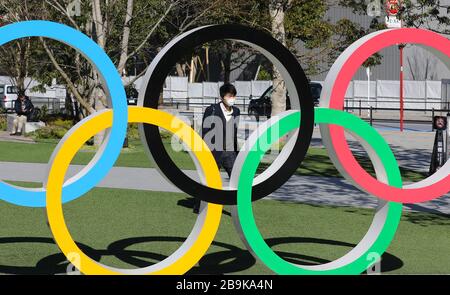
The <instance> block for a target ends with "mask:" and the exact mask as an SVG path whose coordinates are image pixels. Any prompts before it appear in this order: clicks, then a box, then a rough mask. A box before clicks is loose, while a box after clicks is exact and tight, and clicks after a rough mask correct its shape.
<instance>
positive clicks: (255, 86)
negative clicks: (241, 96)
mask: <svg viewBox="0 0 450 295" xmlns="http://www.w3.org/2000/svg"><path fill="white" fill-rule="evenodd" d="M251 83H252V96H253V97H260V96H261V95H263V94H264V92H265V91H266V90H267V88H269V87H270V86H272V81H252V82H251Z"/></svg>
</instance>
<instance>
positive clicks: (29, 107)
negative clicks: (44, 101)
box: [14, 98, 34, 118]
mask: <svg viewBox="0 0 450 295" xmlns="http://www.w3.org/2000/svg"><path fill="white" fill-rule="evenodd" d="M23 103H25V112H23V111H22V100H21V99H20V98H18V99H16V102H15V105H14V109H15V111H16V113H17V115H19V116H21V115H23V116H27V118H29V117H30V115H31V113H32V111H33V108H34V106H33V104H32V103H31V100H30V99H29V98H25V99H24V101H23Z"/></svg>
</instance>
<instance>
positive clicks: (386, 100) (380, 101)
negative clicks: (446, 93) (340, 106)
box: [345, 80, 442, 109]
mask: <svg viewBox="0 0 450 295" xmlns="http://www.w3.org/2000/svg"><path fill="white" fill-rule="evenodd" d="M441 90H442V86H441V81H404V83H403V98H404V103H405V104H404V107H405V108H411V109H431V108H435V109H439V108H441V107H442V96H441ZM367 96H368V93H367V81H358V80H357V81H352V82H351V83H350V85H349V87H348V89H347V93H346V94H345V98H346V103H347V105H346V106H348V107H359V106H361V107H367V106H372V107H378V108H398V107H399V98H400V81H391V80H377V81H371V82H370V101H369V100H368V97H367Z"/></svg>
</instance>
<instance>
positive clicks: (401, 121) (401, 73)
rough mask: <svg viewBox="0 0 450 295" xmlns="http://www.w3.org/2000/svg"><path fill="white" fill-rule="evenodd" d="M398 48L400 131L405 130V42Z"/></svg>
mask: <svg viewBox="0 0 450 295" xmlns="http://www.w3.org/2000/svg"><path fill="white" fill-rule="evenodd" d="M398 48H399V50H400V131H401V132H403V116H404V110H403V48H405V44H400V45H399V46H398Z"/></svg>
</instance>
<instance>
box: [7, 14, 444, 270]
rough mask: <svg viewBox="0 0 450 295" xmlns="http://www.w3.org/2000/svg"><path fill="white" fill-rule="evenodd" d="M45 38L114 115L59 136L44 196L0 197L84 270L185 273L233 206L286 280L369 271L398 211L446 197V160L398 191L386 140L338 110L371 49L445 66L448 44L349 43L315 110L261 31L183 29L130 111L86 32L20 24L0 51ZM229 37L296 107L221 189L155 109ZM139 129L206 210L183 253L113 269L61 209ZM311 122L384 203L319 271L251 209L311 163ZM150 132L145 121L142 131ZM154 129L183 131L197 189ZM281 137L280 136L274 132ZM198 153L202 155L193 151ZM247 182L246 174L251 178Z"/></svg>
mask: <svg viewBox="0 0 450 295" xmlns="http://www.w3.org/2000/svg"><path fill="white" fill-rule="evenodd" d="M33 36H34V37H48V38H52V39H55V40H59V41H61V42H64V43H66V44H67V45H69V46H72V47H73V48H75V49H76V50H78V51H79V52H80V53H81V54H83V55H84V56H85V57H86V58H87V59H88V60H89V61H91V62H92V64H93V65H94V66H95V68H96V69H97V70H98V72H99V73H100V75H101V76H102V78H103V79H104V81H103V82H104V84H105V86H106V87H105V89H106V94H107V98H108V103H109V106H110V109H107V110H103V111H100V112H97V113H95V114H93V115H90V116H88V117H87V118H85V119H83V120H82V121H80V122H79V123H78V124H76V125H75V126H74V127H73V128H72V129H71V130H69V132H67V134H66V135H65V136H64V137H63V138H62V139H61V141H60V142H59V144H58V145H57V147H56V149H55V151H54V152H53V154H52V157H51V159H50V161H49V165H48V171H49V172H48V175H47V178H46V180H45V181H44V183H45V185H44V187H45V189H37V190H31V189H23V188H19V187H15V186H12V185H9V184H5V183H2V182H0V199H1V200H4V201H6V202H9V203H12V204H16V205H19V206H28V207H46V209H47V217H48V223H49V226H50V229H51V231H52V234H53V236H54V239H55V242H56V243H57V245H58V247H59V248H60V249H61V251H62V252H63V253H64V255H66V257H69V256H70V255H71V254H73V253H76V254H78V256H79V257H80V259H77V260H76V261H72V263H74V265H75V267H77V268H78V269H79V270H80V271H81V272H82V273H84V274H184V273H186V272H187V271H188V270H189V269H191V268H192V267H193V266H194V265H195V264H196V263H197V262H198V261H199V260H200V259H201V257H202V256H203V255H204V254H205V253H206V251H207V250H208V247H209V246H210V244H211V243H212V242H213V240H214V237H215V234H216V232H217V229H218V227H219V224H220V218H221V214H222V208H223V205H233V207H232V217H233V222H234V224H235V227H236V229H237V231H238V233H239V235H240V237H241V239H242V241H243V242H244V244H245V245H246V247H247V248H248V250H249V251H250V252H251V253H252V254H253V255H254V256H255V257H256V258H258V259H260V260H261V261H262V262H263V263H264V264H265V265H267V267H269V268H270V269H271V270H273V271H274V272H275V273H279V274H359V273H361V272H363V271H365V270H366V269H367V268H368V267H370V266H371V263H370V262H368V261H367V260H366V256H367V255H368V254H369V253H377V254H379V255H380V256H381V255H382V254H383V253H384V251H386V249H387V247H388V246H389V244H390V243H391V241H392V239H393V238H394V235H395V232H396V230H397V226H398V224H399V222H400V217H401V212H402V203H416V202H423V201H426V200H431V199H434V198H438V197H440V196H442V195H443V194H446V193H447V192H449V191H450V173H449V172H450V171H449V170H450V161H449V162H447V163H446V164H445V166H444V167H442V168H441V169H440V170H439V171H438V172H437V173H435V174H434V175H432V176H430V177H428V178H427V179H425V180H423V181H421V182H418V183H416V184H411V185H406V186H403V184H402V180H401V175H400V170H399V166H398V164H397V162H396V159H395V157H394V155H393V153H392V151H391V149H390V148H389V146H388V144H387V143H386V142H385V140H384V139H383V138H382V137H381V135H380V134H378V133H377V132H376V130H375V129H373V128H372V127H371V126H370V125H368V124H367V123H365V122H364V121H362V120H361V119H359V118H358V117H356V116H354V115H351V114H348V113H345V112H343V111H342V108H343V98H344V94H345V91H346V88H347V85H348V83H349V81H350V79H351V78H352V76H353V74H354V73H355V71H356V70H357V69H358V67H359V66H360V65H361V64H362V62H363V61H364V60H365V59H366V58H368V57H369V56H370V55H372V54H373V53H375V52H377V51H378V50H380V49H382V48H383V47H386V46H390V45H393V44H397V43H418V44H421V45H424V46H431V47H432V48H433V50H434V51H435V53H437V54H438V56H439V57H441V58H442V59H443V61H444V62H445V63H446V65H447V66H448V67H449V68H450V61H449V59H448V57H450V40H448V39H446V38H444V37H442V36H440V35H439V34H437V33H433V32H431V31H426V30H421V29H395V30H383V31H378V32H375V33H372V34H370V35H367V36H365V37H363V38H361V39H360V40H358V41H356V42H355V43H354V44H352V45H351V46H350V47H348V48H347V49H346V50H345V51H344V52H343V53H342V54H341V56H339V58H338V59H337V60H336V62H335V64H334V65H333V66H332V68H331V69H330V72H329V74H328V76H327V78H326V80H325V85H324V89H323V92H322V97H321V100H320V101H321V107H319V108H316V109H314V106H313V104H312V99H311V94H310V92H309V89H308V80H307V78H306V75H305V74H304V72H303V70H302V68H301V66H300V65H299V63H298V62H297V60H296V59H295V57H294V56H293V55H292V53H290V52H289V51H288V50H287V49H286V48H285V47H284V46H283V45H282V44H280V43H279V42H278V41H276V40H275V39H274V38H272V37H271V36H270V35H267V34H265V33H263V32H260V31H257V30H254V29H251V28H248V27H245V26H240V25H211V26H205V27H200V28H196V29H193V30H191V31H188V32H186V33H184V34H182V35H180V36H178V37H177V38H175V39H173V40H172V41H171V42H170V43H168V44H167V45H166V46H165V47H164V48H163V49H162V50H161V52H160V53H159V54H158V55H157V56H156V57H155V59H154V60H153V61H152V63H151V65H150V67H149V69H148V71H147V73H146V75H145V77H144V83H143V87H144V91H141V92H140V95H139V106H138V107H127V106H126V96H125V91H124V89H123V87H122V86H121V79H120V77H119V75H118V73H117V71H116V69H115V67H114V65H113V63H112V61H111V60H110V59H109V57H108V56H107V55H106V53H105V52H104V51H103V50H101V49H100V48H99V47H98V46H97V44H96V43H94V42H93V41H92V40H91V39H89V38H88V37H87V36H85V35H83V34H82V33H80V32H78V31H76V30H74V29H72V28H70V27H67V26H65V25H61V24H56V23H52V22H47V21H27V22H20V23H15V24H11V25H7V26H5V27H2V28H0V46H1V45H4V44H5V43H7V42H10V41H12V40H15V39H18V38H23V37H33ZM219 39H232V40H236V41H240V42H243V43H245V44H247V45H250V46H252V47H253V48H255V49H257V50H259V51H260V52H261V53H263V54H264V55H265V56H266V57H267V58H268V59H269V60H270V61H271V62H272V63H273V64H274V65H275V66H276V67H277V68H278V69H279V70H280V72H281V74H282V76H283V78H284V80H285V82H286V86H287V88H288V91H289V94H290V97H291V105H292V110H291V111H286V112H283V113H281V114H279V115H278V116H275V117H272V118H271V119H269V120H267V121H266V122H264V123H263V124H261V125H260V126H259V127H258V128H257V130H256V131H254V132H253V133H252V134H251V135H250V137H249V138H248V139H247V140H246V142H245V144H244V146H243V147H242V148H241V150H240V152H239V154H238V157H237V159H236V163H235V166H234V168H233V171H232V174H231V179H230V189H223V187H222V182H221V177H220V173H219V170H218V168H217V165H216V163H215V161H214V157H213V156H212V153H211V152H210V151H209V149H208V146H207V145H206V143H205V142H203V140H202V138H201V137H200V136H199V135H198V134H197V133H196V132H195V131H194V130H192V129H191V128H190V127H189V126H188V125H187V124H186V123H184V122H183V121H181V120H180V119H177V118H176V117H175V116H173V115H171V114H168V113H165V112H163V111H160V110H157V107H158V103H157V100H158V97H159V93H160V90H161V88H162V85H163V82H164V80H165V77H166V76H167V74H168V72H169V70H170V68H171V67H172V66H173V63H174V61H176V60H177V59H178V58H179V57H181V56H182V55H183V53H184V50H185V48H193V47H195V46H198V45H201V44H203V43H205V42H210V41H214V40H219ZM132 122H134V123H141V125H140V132H141V138H142V141H143V143H144V146H146V148H147V149H148V152H149V156H150V158H152V159H153V160H154V161H155V163H156V164H157V167H158V169H159V170H160V172H161V173H162V174H163V175H164V176H165V177H167V178H168V179H169V181H171V182H172V183H173V184H174V185H175V186H177V187H178V188H180V189H181V190H182V191H184V192H186V193H188V194H190V195H192V196H193V197H195V198H198V199H200V200H201V201H202V203H201V212H200V214H199V215H198V218H197V221H196V223H195V225H194V228H193V230H192V232H191V234H190V235H189V236H188V237H187V239H186V241H185V242H184V243H183V245H182V246H181V247H180V248H179V249H178V250H177V251H175V252H174V253H173V254H172V255H170V256H169V257H168V258H166V259H164V260H163V261H161V262H159V263H157V264H155V265H152V266H149V267H145V268H141V269H135V270H130V269H118V268H113V267H109V266H106V265H103V264H100V263H98V262H96V261H94V260H93V259H92V258H90V257H88V256H87V255H86V254H84V253H83V252H82V251H81V249H80V248H79V247H78V246H77V245H76V243H75V241H74V240H73V239H72V237H71V235H70V233H69V230H68V228H67V226H66V223H65V221H64V215H63V210H62V204H63V203H66V202H69V201H71V200H74V199H76V198H78V197H80V196H82V195H83V194H84V193H86V192H88V191H89V190H90V189H91V188H93V187H94V186H95V185H97V184H98V183H99V182H100V181H101V180H102V179H103V177H104V176H106V174H107V172H108V171H109V170H110V169H111V168H112V166H113V165H114V163H115V161H116V160H117V158H118V156H119V154H120V150H121V147H122V143H123V141H124V138H125V135H126V128H127V124H128V123H132ZM314 123H317V124H319V125H320V131H321V134H322V138H323V142H324V145H325V147H326V148H327V150H328V152H329V154H330V158H331V159H332V161H333V163H334V164H335V165H336V167H337V168H338V169H339V171H340V172H341V173H342V175H343V176H344V177H345V178H346V179H348V180H350V181H351V182H352V183H354V184H355V185H356V186H357V187H359V188H361V189H362V190H364V191H366V192H368V193H369V194H372V195H374V196H375V197H377V198H378V202H379V205H378V207H377V209H376V213H375V216H374V219H373V222H372V224H371V225H370V228H369V230H368V231H367V233H366V234H365V236H364V237H363V238H362V240H361V241H360V243H359V244H358V245H357V246H356V247H355V248H354V249H352V250H351V251H350V252H348V253H347V254H346V255H344V256H343V257H341V258H339V259H337V260H335V261H332V262H329V263H326V264H322V265H314V266H301V265H295V264H292V263H289V262H286V261H285V260H283V259H282V258H281V257H279V256H278V255H276V254H275V252H273V251H272V250H271V249H270V247H269V246H268V245H267V244H266V243H265V241H264V239H263V237H262V236H261V234H260V233H259V231H258V228H257V226H256V223H255V221H254V216H253V212H252V201H256V200H258V199H261V198H264V197H265V196H267V195H269V194H270V193H272V192H273V191H274V190H276V189H277V188H278V187H280V186H281V185H283V184H284V183H285V182H286V181H287V180H288V179H289V178H290V176H291V175H292V174H293V173H294V172H295V170H296V169H297V167H298V166H299V165H300V163H301V162H302V160H303V159H304V157H305V155H306V151H307V149H308V147H309V144H310V141H311V137H312V131H313V127H314ZM144 124H145V125H144ZM159 128H163V129H166V130H168V131H170V132H172V133H173V134H175V135H177V136H178V137H179V138H180V139H181V140H182V141H183V142H184V143H185V144H186V146H187V147H189V148H190V154H191V157H192V158H193V160H194V163H195V166H196V168H197V172H198V174H199V177H200V183H198V182H196V181H194V180H193V179H191V178H190V177H189V176H187V175H185V174H184V173H183V172H182V171H181V170H180V169H179V168H178V167H177V166H176V165H175V164H174V163H173V161H172V160H171V159H170V157H169V156H168V154H167V152H166V150H165V148H164V146H163V144H162V141H161V137H160V135H159ZM105 129H107V130H108V133H107V136H106V140H105V141H104V143H103V144H102V145H101V147H100V149H99V151H98V152H97V154H96V155H95V157H94V158H93V160H91V162H90V163H89V164H88V165H87V166H86V167H85V168H84V169H83V170H82V171H81V172H80V173H78V174H77V175H76V176H74V177H72V178H71V179H69V180H68V181H66V182H64V176H65V174H66V171H67V169H68V167H69V164H70V162H71V160H72V159H73V157H74V155H75V154H76V153H77V151H78V150H79V149H80V148H81V147H82V145H83V144H84V142H86V141H87V140H88V139H89V138H91V137H92V136H93V135H95V134H96V133H98V132H100V131H102V130H105ZM344 129H345V130H347V131H348V132H350V133H351V134H352V135H353V136H354V137H355V138H357V139H358V140H359V141H360V142H361V144H362V145H363V147H364V149H365V150H366V151H367V152H368V154H369V157H370V159H371V161H372V163H373V165H374V168H375V172H376V179H374V178H373V177H372V176H370V175H369V174H368V173H367V172H366V171H364V170H363V169H362V168H361V167H360V166H359V164H358V163H357V162H356V160H355V159H354V157H353V155H352V153H351V151H350V150H349V148H348V145H347V142H346V140H345V137H344V136H343V135H344V133H343V132H344ZM274 131H276V132H275V133H274ZM285 135H288V136H289V139H288V141H287V143H286V145H285V147H284V148H283V150H282V151H281V153H280V155H279V156H278V157H277V159H276V160H275V161H274V162H273V163H272V164H271V165H270V166H269V167H268V168H267V169H266V170H265V171H264V172H263V173H261V174H260V175H258V176H256V177H254V176H255V173H256V169H257V167H258V164H259V162H260V160H261V159H262V157H263V156H264V153H265V152H266V151H267V150H268V149H269V148H270V146H271V145H272V144H273V143H274V142H276V141H277V140H278V139H279V138H281V137H282V136H285ZM195 147H200V148H195ZM249 176H251V177H249Z"/></svg>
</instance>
